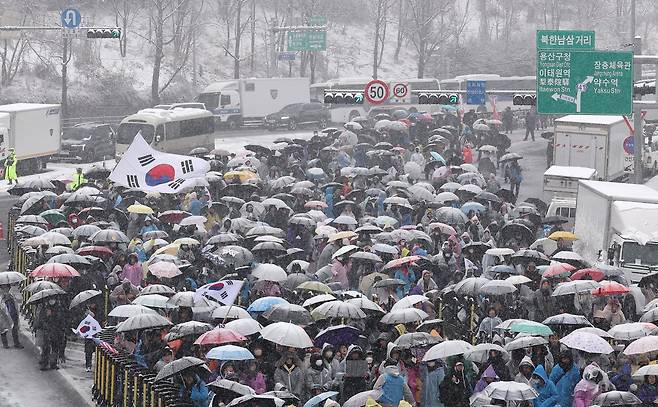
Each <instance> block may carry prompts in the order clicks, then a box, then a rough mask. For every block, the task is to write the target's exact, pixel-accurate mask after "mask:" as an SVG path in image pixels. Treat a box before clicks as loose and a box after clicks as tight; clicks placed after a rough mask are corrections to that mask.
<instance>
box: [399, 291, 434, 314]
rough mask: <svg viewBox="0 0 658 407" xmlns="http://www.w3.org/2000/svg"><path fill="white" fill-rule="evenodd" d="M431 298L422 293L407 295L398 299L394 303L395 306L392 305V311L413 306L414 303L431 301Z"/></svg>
mask: <svg viewBox="0 0 658 407" xmlns="http://www.w3.org/2000/svg"><path fill="white" fill-rule="evenodd" d="M429 300H430V299H429V298H427V297H426V296H424V295H420V294H412V295H407V296H406V297H404V298H402V299H401V300H400V301H397V302H396V303H395V304H393V306H392V307H391V311H397V310H400V309H405V308H412V307H413V306H414V305H416V304H418V303H421V302H425V301H429Z"/></svg>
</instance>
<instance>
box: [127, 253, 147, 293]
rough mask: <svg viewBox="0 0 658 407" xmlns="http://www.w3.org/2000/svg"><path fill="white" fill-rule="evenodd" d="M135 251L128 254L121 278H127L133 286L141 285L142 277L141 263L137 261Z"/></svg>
mask: <svg viewBox="0 0 658 407" xmlns="http://www.w3.org/2000/svg"><path fill="white" fill-rule="evenodd" d="M137 260H138V259H137V253H130V254H129V255H128V263H127V264H126V265H125V266H123V274H122V276H123V278H125V279H128V280H129V281H130V282H131V283H132V284H133V285H134V286H137V287H139V286H141V285H142V279H143V277H144V275H143V273H142V265H141V264H139V262H138V261H137Z"/></svg>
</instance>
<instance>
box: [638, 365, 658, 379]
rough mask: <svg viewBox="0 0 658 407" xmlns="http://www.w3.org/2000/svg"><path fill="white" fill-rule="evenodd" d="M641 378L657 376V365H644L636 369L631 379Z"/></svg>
mask: <svg viewBox="0 0 658 407" xmlns="http://www.w3.org/2000/svg"><path fill="white" fill-rule="evenodd" d="M642 376H658V365H646V366H642V367H641V368H639V369H637V371H635V373H633V377H642Z"/></svg>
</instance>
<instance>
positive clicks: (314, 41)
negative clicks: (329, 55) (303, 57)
mask: <svg viewBox="0 0 658 407" xmlns="http://www.w3.org/2000/svg"><path fill="white" fill-rule="evenodd" d="M287 50H288V51H291V52H292V51H326V50H327V33H326V31H289V32H288V49H287Z"/></svg>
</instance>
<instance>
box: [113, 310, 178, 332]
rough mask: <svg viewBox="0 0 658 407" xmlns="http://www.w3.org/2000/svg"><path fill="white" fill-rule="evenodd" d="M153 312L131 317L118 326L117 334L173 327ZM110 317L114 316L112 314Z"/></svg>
mask: <svg viewBox="0 0 658 407" xmlns="http://www.w3.org/2000/svg"><path fill="white" fill-rule="evenodd" d="M135 307H137V305H135ZM144 308H146V307H144ZM146 309H148V308H146ZM113 311H114V310H113ZM149 311H151V310H149ZM152 312H153V313H141V314H138V315H135V316H132V317H129V318H128V319H126V320H125V321H123V322H121V323H120V324H119V325H118V326H117V332H118V333H120V332H129V331H138V330H143V329H154V328H166V327H168V326H171V325H172V324H171V322H169V320H168V319H167V318H165V317H163V316H161V315H158V314H157V313H155V311H152ZM109 315H110V316H113V315H112V313H111V312H110V314H109Z"/></svg>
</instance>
